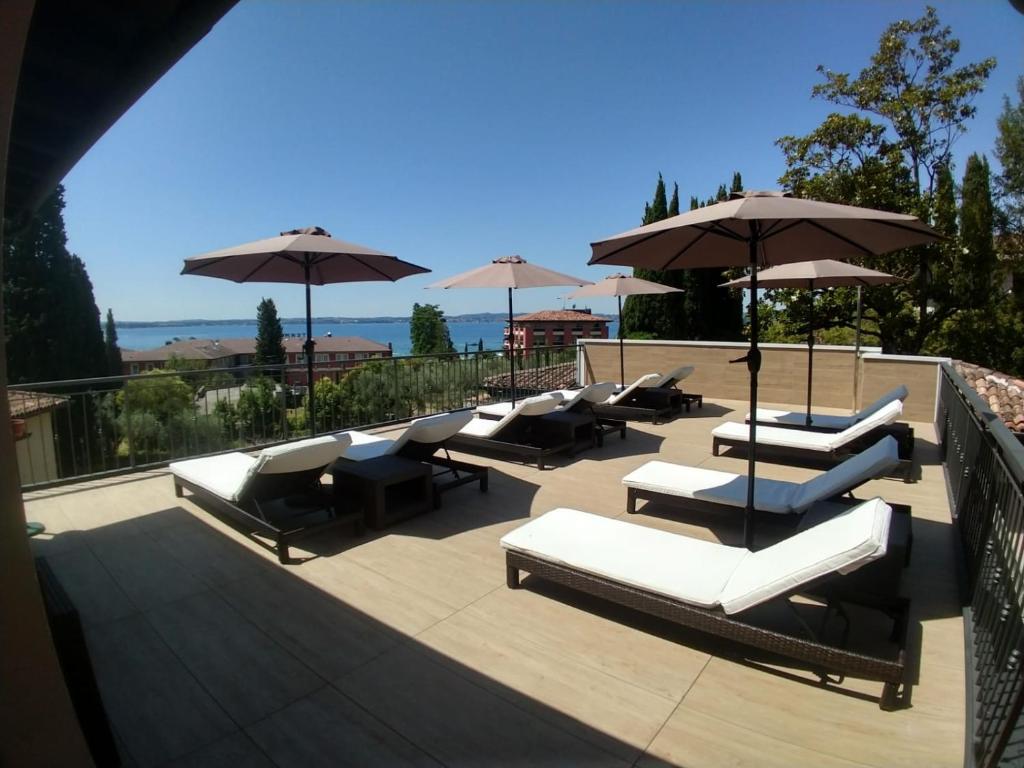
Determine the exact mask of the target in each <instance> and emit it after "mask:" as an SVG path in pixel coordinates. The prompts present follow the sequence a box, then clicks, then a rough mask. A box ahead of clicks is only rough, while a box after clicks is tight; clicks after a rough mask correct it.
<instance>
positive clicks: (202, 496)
mask: <svg viewBox="0 0 1024 768" xmlns="http://www.w3.org/2000/svg"><path fill="white" fill-rule="evenodd" d="M321 473H322V470H321ZM318 476H319V475H318ZM186 488H187V489H188V490H189V491H190V492H191V493H192V494H193V495H195V496H196V498H197V499H199V500H200V501H202V502H203V504H204V506H207V507H210V508H212V509H213V511H215V512H218V513H220V514H221V516H223V517H225V518H227V519H228V521H229V522H231V523H233V524H234V525H235V527H236V528H239V529H241V530H243V532H244V533H246V534H249V535H250V536H251V537H252V538H253V540H254V541H256V542H257V543H258V544H260V545H262V546H267V547H268V548H269V549H271V550H272V551H274V552H276V553H277V559H278V561H279V562H280V563H282V564H288V563H290V562H292V560H291V557H290V556H289V554H288V547H289V546H290V545H291V544H294V543H295V542H296V541H298V540H300V539H304V538H305V537H307V536H312V535H314V534H319V533H322V532H324V531H326V530H328V529H331V528H336V527H338V526H342V525H347V526H351V527H352V528H353V530H354V531H355V532H356V533H361V532H362V525H363V514H362V511H361V510H355V511H351V512H345V513H343V514H338V513H337V511H336V510H335V508H334V505H333V504H332V503H331V499H330V497H329V496H326V495H325V496H324V498H323V503H322V504H318V505H309V506H305V507H303V508H296V509H288V505H287V497H285V498H278V499H268V500H264V501H261V502H255V501H254V502H251V504H250V506H251V507H252V511H251V512H250V511H247V510H246V509H244V508H243V507H241V506H238V505H236V504H233V503H232V502H230V501H228V500H227V499H223V498H221V497H220V496H217V495H215V494H212V493H210V492H209V491H208V490H206V489H205V488H203V487H202V486H199V485H196V484H195V483H192V482H189V481H188V480H185V479H184V478H181V477H178V476H177V475H175V476H174V495H175V496H177V497H178V498H181V497H182V496H183V495H184V493H183V490H184V489H186ZM275 513H280V514H275ZM253 534H262V535H263V536H266V537H267V538H269V539H271V540H272V541H273V542H274V544H273V545H272V546H269V545H267V543H266V542H265V541H263V540H262V539H261V538H259V537H258V536H254V535H253Z"/></svg>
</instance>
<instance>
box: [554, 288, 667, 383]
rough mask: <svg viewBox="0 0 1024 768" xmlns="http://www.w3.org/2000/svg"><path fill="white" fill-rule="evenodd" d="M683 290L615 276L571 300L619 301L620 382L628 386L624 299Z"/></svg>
mask: <svg viewBox="0 0 1024 768" xmlns="http://www.w3.org/2000/svg"><path fill="white" fill-rule="evenodd" d="M682 292H683V289H682V288H673V287H672V286H670V285H662V284H661V283H652V282H651V281H650V280H641V279H640V278H639V277H630V276H628V275H621V274H614V275H608V277H606V278H605V279H604V280H601V281H600V282H597V283H593V284H592V285H585V286H583V287H582V288H580V289H578V290H575V291H573V292H572V293H570V294H569V298H570V299H575V298H583V297H587V296H615V297H616V298H617V299H618V300H619V381H620V382H621V383H622V386H626V363H625V353H624V352H623V344H622V297H623V296H639V295H641V294H652V293H682Z"/></svg>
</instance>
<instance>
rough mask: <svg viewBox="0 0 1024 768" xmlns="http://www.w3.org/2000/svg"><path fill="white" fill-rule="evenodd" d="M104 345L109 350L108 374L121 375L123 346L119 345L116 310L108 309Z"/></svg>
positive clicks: (104, 329)
mask: <svg viewBox="0 0 1024 768" xmlns="http://www.w3.org/2000/svg"><path fill="white" fill-rule="evenodd" d="M103 347H104V349H105V350H106V352H107V375H108V376H120V375H121V373H122V370H123V368H122V362H121V348H120V347H119V346H118V345H117V325H116V324H115V323H114V310H112V309H109V308H108V309H107V322H106V325H105V326H104V328H103Z"/></svg>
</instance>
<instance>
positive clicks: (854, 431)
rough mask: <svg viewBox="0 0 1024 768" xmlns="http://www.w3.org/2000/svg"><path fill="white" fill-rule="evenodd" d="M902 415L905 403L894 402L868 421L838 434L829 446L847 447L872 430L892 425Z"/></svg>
mask: <svg viewBox="0 0 1024 768" xmlns="http://www.w3.org/2000/svg"><path fill="white" fill-rule="evenodd" d="M902 413H903V402H902V401H901V400H893V401H892V402H891V403H889V404H888V405H884V406H882V407H881V408H879V409H878V410H877V411H875V413H873V414H871V415H870V416H868V417H867V418H866V419H863V420H862V421H858V422H856V423H855V424H853V425H851V426H849V427H847V428H846V429H844V430H843V431H842V432H836V434H835V436H834V437H833V438H832V439H831V440H830V441H829V446H830V447H831V448H839V447H840V446H843V445H846V444H847V443H849V442H851V441H853V440H856V439H857V438H858V437H861V436H862V435H866V434H867V433H868V432H870V431H871V430H872V429H875V428H877V427H881V426H884V425H886V424H891V423H892V422H894V421H896V419H898V418H899V417H900V416H901V415H902Z"/></svg>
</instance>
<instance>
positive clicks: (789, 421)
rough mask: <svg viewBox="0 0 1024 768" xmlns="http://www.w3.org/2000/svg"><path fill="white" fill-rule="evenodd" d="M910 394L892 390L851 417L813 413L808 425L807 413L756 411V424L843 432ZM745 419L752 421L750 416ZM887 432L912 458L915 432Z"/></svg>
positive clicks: (894, 427)
mask: <svg viewBox="0 0 1024 768" xmlns="http://www.w3.org/2000/svg"><path fill="white" fill-rule="evenodd" d="M909 394H910V392H909V390H908V389H907V388H906V386H904V385H902V384H901V385H900V386H898V387H896V388H894V389H891V390H889V391H888V392H886V393H885V394H884V395H882V396H881V397H880V398H878V399H877V400H875V402H873V403H871V405H868V406H867V407H865V408H861V409H860V410H859V411H857V413H855V414H853V415H852V416H830V415H827V414H822V413H812V414H811V423H810V424H808V423H807V414H806V413H803V412H797V411H773V410H768V409H765V408H758V409H757V423H758V424H765V425H767V426H774V427H787V428H789V429H806V430H809V431H813V432H841V431H843V430H844V429H848V428H849V427H852V426H853V425H854V424H858V423H860V422H862V421H864V420H865V419H868V418H871V416H873V415H874V414H876V413H878V412H879V411H880V410H882V409H883V408H884V407H885V406H887V405H889V403H892V402H894V401H896V400H899V401H900V402H903V401H905V400H906V399H907V395H909ZM746 420H747V421H748V422H749V421H750V414H749V413H748V414H747V417H746ZM885 429H886V432H887V433H888V434H891V435H892V436H893V437H895V438H896V439H897V440H899V442H900V456H901V457H902V458H904V459H909V458H910V457H911V455H913V451H914V430H913V429H912V428H911V427H910V425H908V424H895V423H894V424H889V425H886V427H885Z"/></svg>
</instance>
